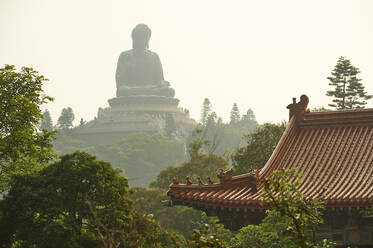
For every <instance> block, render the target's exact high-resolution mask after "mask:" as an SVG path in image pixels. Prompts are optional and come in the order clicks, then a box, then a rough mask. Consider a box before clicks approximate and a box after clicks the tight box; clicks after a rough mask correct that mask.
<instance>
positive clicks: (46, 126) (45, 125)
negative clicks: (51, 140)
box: [40, 109, 53, 131]
mask: <svg viewBox="0 0 373 248" xmlns="http://www.w3.org/2000/svg"><path fill="white" fill-rule="evenodd" d="M40 129H41V130H47V131H52V130H53V122H52V118H51V114H50V113H49V111H48V109H46V110H45V111H44V113H43V120H42V121H41V122H40Z"/></svg>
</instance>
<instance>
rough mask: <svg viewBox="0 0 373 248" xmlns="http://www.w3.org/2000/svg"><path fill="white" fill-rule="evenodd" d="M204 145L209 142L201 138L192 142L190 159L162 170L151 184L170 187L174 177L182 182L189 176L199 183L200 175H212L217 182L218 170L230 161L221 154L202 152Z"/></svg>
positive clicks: (204, 177) (165, 187) (203, 176)
mask: <svg viewBox="0 0 373 248" xmlns="http://www.w3.org/2000/svg"><path fill="white" fill-rule="evenodd" d="M204 146H208V142H206V141H203V140H199V139H197V140H196V141H195V142H193V143H191V144H190V145H189V157H190V160H189V161H187V162H184V163H182V164H180V165H178V166H170V167H168V168H167V169H165V170H163V171H161V172H160V173H159V174H158V176H157V179H156V180H155V181H153V182H152V183H151V186H152V187H157V188H162V189H168V187H169V185H170V183H171V182H172V179H173V178H176V177H178V178H180V182H182V183H185V178H186V177H187V176H188V177H189V178H190V179H191V180H192V181H194V182H195V183H197V177H198V176H200V177H201V178H202V179H207V177H210V178H211V180H213V181H215V182H216V180H217V176H216V175H217V172H218V170H219V169H225V168H226V167H227V165H228V163H227V161H226V160H225V159H224V158H223V157H221V156H217V155H215V154H213V153H209V154H205V153H203V152H201V150H202V148H203V147H204Z"/></svg>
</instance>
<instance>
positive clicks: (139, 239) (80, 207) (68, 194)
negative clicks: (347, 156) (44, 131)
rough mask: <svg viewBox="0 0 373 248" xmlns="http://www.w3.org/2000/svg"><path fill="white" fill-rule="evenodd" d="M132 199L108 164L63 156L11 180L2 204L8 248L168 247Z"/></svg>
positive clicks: (78, 154)
mask: <svg viewBox="0 0 373 248" xmlns="http://www.w3.org/2000/svg"><path fill="white" fill-rule="evenodd" d="M129 194H130V190H129V186H128V180H127V179H126V178H125V177H123V176H121V175H120V171H118V170H116V169H114V168H112V167H111V165H110V164H109V163H106V162H103V161H98V160H96V158H95V157H94V156H92V155H89V154H87V153H84V152H78V151H77V152H75V153H73V154H67V155H64V156H61V158H60V160H58V161H56V162H55V163H53V164H51V165H50V166H48V167H46V168H44V169H43V170H41V171H40V172H39V173H37V174H34V175H21V176H16V177H15V178H14V180H13V181H12V184H11V188H10V191H9V193H8V194H7V195H6V196H5V199H4V201H2V202H1V205H0V207H1V210H2V211H3V213H4V217H3V218H2V222H1V224H2V225H3V226H2V227H3V228H1V237H2V242H3V245H5V246H4V247H10V244H12V243H14V242H16V241H17V242H18V244H20V245H21V247H30V246H32V245H36V246H37V247H102V245H104V247H109V244H118V245H119V244H120V245H121V246H120V247H151V246H156V244H158V245H159V244H162V242H166V243H167V242H169V241H170V240H169V239H168V236H167V234H165V233H164V232H163V231H162V230H161V229H160V228H159V226H158V224H157V223H156V222H154V221H152V220H151V218H148V217H146V216H145V217H144V216H143V215H141V214H137V213H136V212H135V211H134V209H133V207H132V202H131V201H130V200H129ZM4 225H6V226H7V228H4ZM112 247H114V246H112Z"/></svg>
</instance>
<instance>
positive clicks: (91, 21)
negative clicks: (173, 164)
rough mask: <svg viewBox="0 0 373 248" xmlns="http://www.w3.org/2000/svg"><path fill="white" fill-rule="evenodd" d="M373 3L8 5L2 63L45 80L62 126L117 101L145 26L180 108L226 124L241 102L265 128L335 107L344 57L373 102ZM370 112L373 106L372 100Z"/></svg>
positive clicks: (1, 21)
mask: <svg viewBox="0 0 373 248" xmlns="http://www.w3.org/2000/svg"><path fill="white" fill-rule="evenodd" d="M372 11H373V2H372V1H337V0H336V1H309V2H303V1H302V2H299V1H295V0H294V1H281V2H279V1H261V2H257V1H256V2H254V1H235V2H234V3H229V4H228V3H224V2H220V1H203V2H201V1H184V2H181V1H180V2H176V1H171V0H169V1H88V0H86V1H72V0H70V1H41V0H33V1H20V0H12V1H7V0H5V1H4V0H3V1H1V2H0V30H1V34H2V36H1V39H0V55H1V56H0V64H1V65H3V64H15V65H17V66H31V67H34V68H35V69H36V70H38V71H40V72H41V74H44V75H46V77H48V78H49V79H50V83H49V84H48V85H47V87H46V92H47V93H48V94H49V95H51V96H53V97H55V102H54V103H50V104H48V105H47V106H45V107H46V108H48V109H49V110H50V111H51V113H52V117H53V119H54V122H56V120H57V118H58V116H59V114H60V112H61V109H62V108H63V107H66V106H71V107H72V108H73V110H74V112H75V115H76V120H77V121H79V119H80V118H81V117H83V118H84V119H86V120H90V119H93V117H94V116H95V115H96V114H97V109H98V108H99V107H105V106H107V102H106V101H107V99H109V98H111V97H113V96H114V95H115V79H114V74H115V65H116V62H117V59H118V56H119V54H120V52H122V51H124V50H128V49H130V48H131V38H130V35H129V33H130V31H131V30H132V28H133V27H134V26H135V25H136V24H138V23H146V24H148V25H149V27H150V28H151V29H152V30H153V35H152V40H151V42H150V49H151V50H153V51H155V52H157V53H158V54H159V56H160V58H161V60H162V64H163V69H164V73H165V79H166V80H168V81H170V83H171V86H172V87H173V88H175V90H176V97H177V98H179V99H180V100H181V102H180V106H182V107H185V108H187V109H189V110H190V113H191V116H192V117H194V118H195V119H197V120H198V119H199V115H200V110H201V104H202V101H203V99H204V98H205V97H208V98H210V100H211V102H212V106H213V109H214V110H215V111H216V112H217V114H218V115H219V116H222V117H223V118H224V120H226V121H227V120H228V118H229V112H230V109H231V107H232V104H233V102H237V103H238V106H239V108H240V110H241V112H243V111H246V110H247V109H248V108H251V109H253V110H254V113H255V115H256V117H257V120H258V121H259V122H260V123H262V122H265V121H281V120H284V119H287V115H288V112H287V110H286V108H285V106H286V105H287V104H289V103H290V102H291V98H292V97H293V96H296V97H299V96H300V94H302V93H306V94H307V95H308V96H309V97H310V107H311V108H312V107H317V106H321V105H323V106H327V104H328V103H329V102H330V98H329V97H327V96H325V92H326V90H327V89H328V80H327V79H326V77H327V76H329V74H330V72H331V70H332V69H333V67H334V65H335V64H336V62H337V59H338V57H339V56H346V57H347V58H349V59H350V60H351V62H352V64H353V65H354V66H356V67H358V68H360V70H361V72H362V73H361V74H360V77H361V78H362V79H363V83H364V85H365V87H366V90H367V91H368V92H369V93H373V69H372V67H373V47H372V46H371V44H373V33H372V32H371V30H373V16H372V15H371V13H372ZM367 107H373V101H369V104H368V106H367Z"/></svg>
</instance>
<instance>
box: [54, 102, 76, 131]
mask: <svg viewBox="0 0 373 248" xmlns="http://www.w3.org/2000/svg"><path fill="white" fill-rule="evenodd" d="M74 119H75V115H74V112H73V110H72V108H70V107H68V108H63V109H62V112H61V115H60V117H59V118H58V126H59V127H60V128H62V129H64V130H66V129H69V128H71V127H73V121H74Z"/></svg>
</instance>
